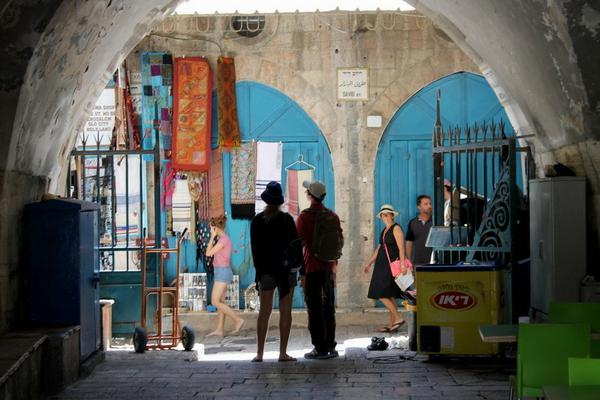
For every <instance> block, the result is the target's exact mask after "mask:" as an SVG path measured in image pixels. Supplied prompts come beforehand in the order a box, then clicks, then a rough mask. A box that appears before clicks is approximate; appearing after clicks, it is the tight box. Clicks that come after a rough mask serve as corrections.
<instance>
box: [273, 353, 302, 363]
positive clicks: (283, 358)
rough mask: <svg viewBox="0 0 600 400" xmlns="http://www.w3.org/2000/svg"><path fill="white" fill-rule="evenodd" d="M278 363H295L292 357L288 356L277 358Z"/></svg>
mask: <svg viewBox="0 0 600 400" xmlns="http://www.w3.org/2000/svg"><path fill="white" fill-rule="evenodd" d="M277 361H279V362H289V361H297V360H296V359H295V358H294V357H292V356H289V355H287V354H286V355H285V357H279V360H277Z"/></svg>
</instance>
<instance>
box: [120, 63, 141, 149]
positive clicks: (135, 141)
mask: <svg viewBox="0 0 600 400" xmlns="http://www.w3.org/2000/svg"><path fill="white" fill-rule="evenodd" d="M123 75H124V78H125V79H124V81H125V82H124V86H125V87H124V89H123V106H124V107H125V111H124V117H125V119H124V121H125V123H126V147H127V148H129V149H139V148H140V142H141V138H140V131H139V128H138V124H137V121H136V118H135V108H134V106H133V96H132V95H131V85H130V84H129V71H128V70H127V62H123Z"/></svg>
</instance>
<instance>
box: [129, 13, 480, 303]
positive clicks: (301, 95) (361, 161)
mask: <svg viewBox="0 0 600 400" xmlns="http://www.w3.org/2000/svg"><path fill="white" fill-rule="evenodd" d="M383 25H385V27H384V26H383ZM142 51H169V52H171V53H173V55H174V56H183V55H185V56H206V57H207V58H208V60H209V62H210V63H211V64H212V67H213V68H216V59H217V57H218V56H219V55H220V54H221V53H226V54H232V55H234V56H235V59H236V69H237V71H236V73H237V78H238V80H251V81H257V82H260V83H263V84H266V85H268V86H271V87H274V88H276V89H278V90H280V91H281V92H283V93H285V94H286V95H287V96H289V97H290V98H291V99H293V100H294V101H296V102H297V103H298V104H299V105H300V106H301V107H302V108H303V109H304V110H305V111H306V112H307V114H308V115H309V116H310V117H311V118H312V119H313V120H314V121H315V123H316V124H317V126H319V128H320V129H321V131H322V132H323V134H324V136H325V138H326V140H327V142H328V143H329V147H330V149H331V155H332V160H333V169H334V172H335V189H336V190H335V200H336V211H337V212H338V213H339V215H340V218H341V220H342V225H343V229H344V232H345V235H346V245H345V249H344V256H343V258H342V260H341V264H340V268H339V273H338V304H339V305H340V306H341V307H345V308H352V307H363V306H370V305H372V302H371V300H368V299H367V297H366V293H367V287H368V281H369V277H368V276H366V275H364V274H363V273H362V265H363V263H364V262H365V260H366V259H367V258H368V257H369V256H370V254H371V253H372V251H373V243H374V238H373V207H374V205H373V199H374V189H375V188H374V182H373V179H374V165H375V159H376V152H377V147H378V144H379V141H380V139H381V136H382V134H383V132H384V129H385V126H386V124H387V123H388V122H389V120H390V118H391V117H392V116H393V115H394V113H395V112H396V111H397V110H398V108H399V107H400V106H401V105H402V104H403V103H404V102H405V101H406V100H408V99H409V98H410V96H411V95H413V94H414V93H415V92H417V91H418V90H419V89H421V88H422V87H424V86H426V85H427V84H429V83H431V82H432V81H434V80H436V79H439V78H442V77H444V76H446V75H448V74H451V73H453V72H457V71H465V70H467V71H473V72H479V71H478V69H477V67H476V66H475V65H474V64H473V63H472V62H471V60H470V59H469V58H468V57H467V56H466V55H465V54H464V53H463V52H462V51H461V50H459V49H458V48H457V46H456V45H455V44H453V43H452V42H451V41H450V40H449V38H448V37H447V36H446V35H445V34H444V33H443V32H441V31H440V30H438V29H436V28H435V26H434V25H433V24H432V23H431V21H429V20H428V19H426V18H423V17H422V16H421V15H419V14H416V13H411V14H400V13H398V14H396V13H391V14H381V15H379V16H378V15H376V14H368V15H367V14H351V13H321V14H282V15H270V16H267V18H266V24H265V28H264V31H263V32H262V33H261V34H260V35H258V36H257V37H254V38H243V37H241V36H240V35H239V34H237V33H236V32H234V31H233V30H232V29H231V28H230V18H229V17H211V18H203V17H190V16H179V17H169V18H167V19H166V20H165V21H164V22H163V23H162V24H161V25H160V26H158V27H157V28H156V29H154V30H153V32H152V33H151V34H150V35H149V36H148V37H146V38H145V39H144V40H142V41H141V43H140V44H139V45H138V46H137V47H136V49H135V51H134V52H133V53H132V54H130V56H129V57H128V65H129V66H130V67H131V69H132V71H139V59H140V57H139V56H140V52H142ZM338 67H365V68H369V75H370V81H369V85H370V98H369V101H365V102H338V101H337V97H336V86H335V85H336V68H338ZM372 114H374V115H381V116H382V117H383V120H384V126H383V127H382V128H376V129H374V128H367V127H366V119H367V115H372Z"/></svg>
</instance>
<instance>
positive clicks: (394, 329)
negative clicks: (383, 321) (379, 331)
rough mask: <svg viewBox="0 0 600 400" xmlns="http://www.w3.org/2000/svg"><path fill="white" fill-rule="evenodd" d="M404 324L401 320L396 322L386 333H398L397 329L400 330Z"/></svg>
mask: <svg viewBox="0 0 600 400" xmlns="http://www.w3.org/2000/svg"><path fill="white" fill-rule="evenodd" d="M405 323H406V321H404V320H402V321H400V322H396V323H395V324H394V325H392V327H391V328H390V330H389V331H388V332H390V333H396V332H398V328H400V327H401V326H402V325H404V324H405Z"/></svg>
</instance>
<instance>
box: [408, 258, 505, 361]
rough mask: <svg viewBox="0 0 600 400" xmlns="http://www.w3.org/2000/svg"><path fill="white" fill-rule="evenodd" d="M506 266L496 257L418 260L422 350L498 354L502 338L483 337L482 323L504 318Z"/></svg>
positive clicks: (419, 322)
mask: <svg viewBox="0 0 600 400" xmlns="http://www.w3.org/2000/svg"><path fill="white" fill-rule="evenodd" d="M502 271H503V267H502V266H499V265H496V264H492V263H477V264H473V263H470V264H466V263H462V264H457V265H423V266H418V267H417V268H416V278H415V279H416V282H417V341H418V351H419V352H420V353H422V354H440V355H495V354H497V353H498V345H497V344H495V343H484V342H483V341H482V340H481V337H480V335H479V326H480V325H491V324H498V323H501V322H502V320H501V319H502V310H501V299H502V286H503V285H502V282H503V273H502Z"/></svg>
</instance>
